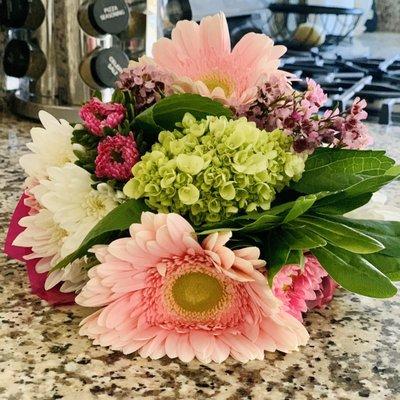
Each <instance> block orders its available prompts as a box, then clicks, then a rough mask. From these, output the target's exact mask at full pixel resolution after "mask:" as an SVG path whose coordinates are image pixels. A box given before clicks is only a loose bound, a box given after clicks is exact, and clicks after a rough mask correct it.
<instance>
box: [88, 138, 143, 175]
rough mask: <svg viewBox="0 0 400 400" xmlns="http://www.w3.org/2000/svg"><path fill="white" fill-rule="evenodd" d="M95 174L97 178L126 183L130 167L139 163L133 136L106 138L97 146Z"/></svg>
mask: <svg viewBox="0 0 400 400" xmlns="http://www.w3.org/2000/svg"><path fill="white" fill-rule="evenodd" d="M97 152H98V155H97V157H96V160H95V165H96V170H95V174H96V176H97V177H99V178H109V179H116V180H118V181H127V180H128V179H129V178H131V176H132V173H131V170H132V167H133V166H134V165H135V164H136V163H137V162H138V161H139V158H140V154H139V151H138V149H137V146H136V142H135V139H134V137H133V134H132V133H130V134H129V135H128V136H123V135H121V134H119V133H118V134H117V135H115V136H107V137H106V138H105V139H103V140H102V141H101V142H100V143H99V144H98V146H97Z"/></svg>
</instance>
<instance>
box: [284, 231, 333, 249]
mask: <svg viewBox="0 0 400 400" xmlns="http://www.w3.org/2000/svg"><path fill="white" fill-rule="evenodd" d="M280 239H281V240H283V241H284V242H285V243H286V245H287V246H288V247H289V248H290V249H291V250H309V249H314V248H315V247H320V246H325V245H326V243H327V242H326V240H325V239H324V238H322V237H321V236H319V235H318V234H316V233H314V232H313V231H312V230H311V229H307V228H302V229H298V228H297V227H295V228H294V229H290V228H289V227H287V226H282V227H281V236H280Z"/></svg>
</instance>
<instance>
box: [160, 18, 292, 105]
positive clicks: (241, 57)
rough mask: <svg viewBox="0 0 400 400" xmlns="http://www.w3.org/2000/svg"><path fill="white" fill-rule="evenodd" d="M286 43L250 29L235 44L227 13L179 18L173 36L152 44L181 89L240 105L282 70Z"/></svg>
mask: <svg viewBox="0 0 400 400" xmlns="http://www.w3.org/2000/svg"><path fill="white" fill-rule="evenodd" d="M285 51H286V47H284V46H274V43H273V41H272V40H271V39H270V38H269V37H268V36H266V35H263V34H257V33H254V32H251V33H247V34H246V35H244V36H243V37H242V39H241V40H240V41H239V42H238V43H237V44H236V46H235V47H234V48H233V49H231V40H230V37H229V29H228V24H227V21H226V18H225V15H224V14H223V13H220V14H217V15H213V16H209V17H205V18H203V19H202V20H201V22H200V24H197V23H196V22H194V21H179V22H178V23H177V24H176V27H175V28H174V29H173V31H172V34H171V39H167V38H161V39H159V40H158V41H157V42H156V43H155V44H154V46H153V57H154V61H155V63H156V64H157V65H158V66H160V67H161V68H163V69H164V70H166V71H168V72H170V73H171V74H173V75H174V76H175V77H176V80H175V82H174V88H175V89H176V90H177V91H178V92H183V93H198V94H200V95H202V96H206V97H210V98H212V99H216V100H218V101H221V102H222V103H224V104H226V105H229V106H233V107H238V106H241V105H243V104H249V103H251V102H252V101H253V100H254V99H255V98H256V97H257V90H258V85H259V84H260V83H262V82H264V81H267V80H268V79H269V78H270V77H271V76H272V75H275V74H277V75H281V76H286V75H287V74H286V73H284V72H283V71H279V70H278V67H279V58H280V57H281V56H282V55H283V54H284V53H285Z"/></svg>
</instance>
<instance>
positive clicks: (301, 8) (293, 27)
mask: <svg viewBox="0 0 400 400" xmlns="http://www.w3.org/2000/svg"><path fill="white" fill-rule="evenodd" d="M269 10H270V12H271V15H270V17H269V19H268V25H269V34H270V35H271V36H272V37H273V38H274V39H275V41H276V42H277V43H280V44H284V45H285V46H287V47H288V48H289V49H292V50H308V49H310V48H313V47H322V46H324V47H326V46H332V45H338V44H339V43H340V42H341V41H342V40H344V39H345V38H347V37H348V36H349V35H350V34H351V32H352V31H353V30H354V29H355V28H356V26H357V24H358V22H359V20H360V18H361V16H362V15H363V12H364V11H363V10H362V9H360V8H339V7H324V6H309V5H302V4H278V3H274V4H270V5H269Z"/></svg>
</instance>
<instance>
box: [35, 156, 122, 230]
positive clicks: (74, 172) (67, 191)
mask: <svg viewBox="0 0 400 400" xmlns="http://www.w3.org/2000/svg"><path fill="white" fill-rule="evenodd" d="M47 170H48V173H49V178H48V179H47V180H42V181H41V182H40V184H41V186H44V187H45V188H46V190H43V191H40V193H37V194H36V195H37V199H38V201H39V202H40V203H41V204H42V205H43V206H44V207H45V208H47V209H48V210H50V211H51V212H52V213H53V214H54V220H55V221H56V222H57V223H58V224H59V225H60V226H61V227H62V228H63V229H65V230H67V231H68V232H69V233H71V234H75V233H79V235H80V236H83V237H84V236H85V235H86V234H87V233H88V232H89V230H90V229H92V228H93V227H94V226H95V225H96V224H97V222H99V221H100V220H101V219H102V218H103V217H104V216H105V215H106V214H108V213H109V212H110V211H111V210H113V209H114V208H115V207H116V206H117V205H118V200H117V194H116V193H115V192H114V191H113V190H112V188H111V187H110V186H109V185H107V184H105V183H104V184H100V185H98V186H97V190H95V189H93V187H92V185H93V184H94V182H93V181H92V179H91V177H90V174H89V172H87V171H86V170H84V169H83V168H80V167H78V166H77V165H75V164H70V163H69V164H66V165H65V166H64V167H50V168H48V169H47Z"/></svg>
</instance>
